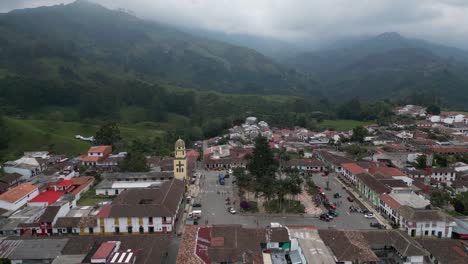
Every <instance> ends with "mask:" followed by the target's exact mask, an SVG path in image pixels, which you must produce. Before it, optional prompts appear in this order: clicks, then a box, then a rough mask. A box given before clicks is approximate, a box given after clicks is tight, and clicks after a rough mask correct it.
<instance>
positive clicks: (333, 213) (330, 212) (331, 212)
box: [328, 210, 338, 217]
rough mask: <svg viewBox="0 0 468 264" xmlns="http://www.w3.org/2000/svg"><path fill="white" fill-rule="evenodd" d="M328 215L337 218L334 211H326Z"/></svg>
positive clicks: (336, 213)
mask: <svg viewBox="0 0 468 264" xmlns="http://www.w3.org/2000/svg"><path fill="white" fill-rule="evenodd" d="M328 214H329V215H332V216H333V217H337V216H338V212H337V211H335V210H328Z"/></svg>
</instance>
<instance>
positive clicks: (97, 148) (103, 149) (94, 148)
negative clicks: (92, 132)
mask: <svg viewBox="0 0 468 264" xmlns="http://www.w3.org/2000/svg"><path fill="white" fill-rule="evenodd" d="M106 151H110V152H112V146H92V147H90V148H89V150H88V153H103V152H106Z"/></svg>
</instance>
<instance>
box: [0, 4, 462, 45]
mask: <svg viewBox="0 0 468 264" xmlns="http://www.w3.org/2000/svg"><path fill="white" fill-rule="evenodd" d="M68 2H71V1H67V0H3V1H1V3H0V11H3V12H5V11H8V10H11V9H15V8H25V7H36V6H40V5H51V4H57V3H68ZM93 2H96V3H99V4H102V5H104V6H106V7H109V8H113V9H115V8H125V9H128V10H131V11H133V12H134V13H135V14H136V15H137V16H139V17H143V18H147V19H153V20H158V21H161V22H164V23H167V24H172V25H177V26H182V27H193V28H200V29H205V30H213V31H221V32H225V33H242V34H251V35H259V36H265V37H274V38H278V39H282V40H289V41H300V42H311V43H315V44H316V43H320V42H324V41H328V40H333V39H340V38H343V37H350V36H362V35H373V34H379V33H382V32H387V31H397V32H400V33H402V34H404V35H406V36H409V37H417V38H425V39H428V40H433V41H438V42H441V43H445V44H450V45H457V46H459V47H464V48H468V45H467V44H466V43H467V42H466V40H467V39H468V16H467V15H466V14H468V1H467V0H424V1H420V0H354V1H349V0H287V1H284V0H235V1H232V0H132V1H128V0H94V1H93Z"/></svg>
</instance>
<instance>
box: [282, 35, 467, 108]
mask: <svg viewBox="0 0 468 264" xmlns="http://www.w3.org/2000/svg"><path fill="white" fill-rule="evenodd" d="M285 63H286V64H288V65H290V66H292V67H295V68H296V69H297V70H298V71H300V72H303V73H306V74H309V75H310V76H311V78H315V79H317V80H318V81H319V82H321V84H322V86H323V87H324V88H325V89H326V91H327V96H331V97H335V98H350V97H360V98H363V99H381V98H392V99H402V100H404V99H408V100H415V99H417V98H418V97H425V98H432V99H430V100H438V101H440V102H441V103H443V104H445V105H447V106H457V107H463V106H465V105H466V100H467V99H468V52H466V51H463V50H460V49H456V48H451V47H446V46H442V45H436V44H432V43H429V42H426V41H422V40H416V39H408V38H405V37H403V36H401V35H399V34H398V33H384V34H381V35H379V36H376V37H373V38H369V39H364V40H361V41H357V42H354V43H351V44H349V45H344V46H341V47H335V48H333V49H328V50H322V51H317V52H309V53H303V54H299V55H297V56H294V57H292V58H289V59H287V60H286V61H285Z"/></svg>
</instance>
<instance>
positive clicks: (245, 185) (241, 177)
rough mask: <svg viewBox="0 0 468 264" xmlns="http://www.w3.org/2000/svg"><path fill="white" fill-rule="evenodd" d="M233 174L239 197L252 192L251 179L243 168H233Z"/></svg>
mask: <svg viewBox="0 0 468 264" xmlns="http://www.w3.org/2000/svg"><path fill="white" fill-rule="evenodd" d="M233 174H234V176H236V185H237V188H238V189H239V194H240V196H243V195H244V193H245V192H248V191H251V190H252V178H251V177H250V175H247V173H246V171H245V169H244V168H240V167H239V168H234V170H233Z"/></svg>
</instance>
